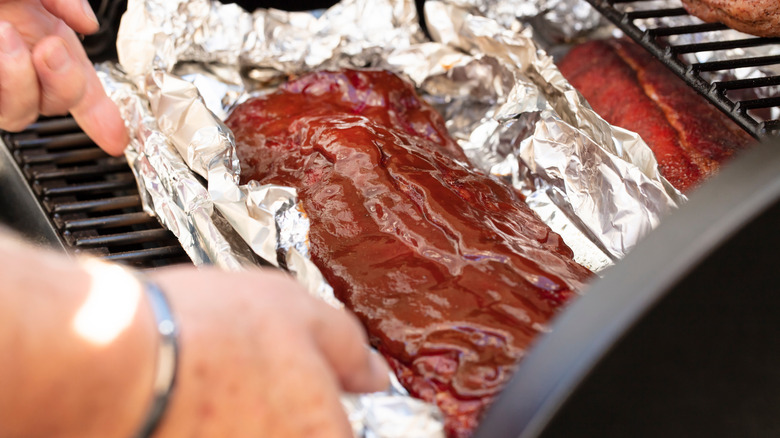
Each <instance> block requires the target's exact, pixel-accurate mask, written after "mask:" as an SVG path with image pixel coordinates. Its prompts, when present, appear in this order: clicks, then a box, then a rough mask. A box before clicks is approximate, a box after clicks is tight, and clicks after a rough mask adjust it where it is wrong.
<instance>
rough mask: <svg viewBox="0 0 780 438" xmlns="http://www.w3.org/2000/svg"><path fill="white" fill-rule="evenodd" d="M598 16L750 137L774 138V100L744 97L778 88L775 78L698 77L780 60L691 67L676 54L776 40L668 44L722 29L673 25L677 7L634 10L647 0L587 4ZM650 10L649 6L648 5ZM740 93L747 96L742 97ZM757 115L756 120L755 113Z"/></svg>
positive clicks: (779, 101)
mask: <svg viewBox="0 0 780 438" xmlns="http://www.w3.org/2000/svg"><path fill="white" fill-rule="evenodd" d="M588 2H589V3H590V4H591V5H593V7H595V8H596V9H597V10H598V11H599V12H601V13H602V15H604V16H605V17H606V18H608V19H609V20H610V21H612V22H613V23H614V24H615V25H616V26H617V27H619V28H620V29H621V30H623V32H624V33H625V34H626V35H628V36H629V37H631V38H632V39H633V40H634V41H636V42H637V43H639V44H640V45H642V46H643V47H644V48H645V49H647V50H648V51H649V52H650V53H652V54H653V55H655V56H656V57H657V58H658V59H660V60H661V61H662V62H663V63H664V64H666V65H667V66H668V67H669V68H670V69H671V70H672V71H673V72H674V73H676V74H677V75H678V76H680V77H681V78H682V79H683V80H684V81H685V82H687V83H688V84H689V85H690V86H692V87H693V88H694V89H695V90H696V91H698V92H699V93H700V94H702V95H703V96H705V97H706V98H707V99H709V100H710V101H711V102H712V103H713V104H714V105H715V106H717V107H718V108H719V109H720V110H722V111H723V112H724V113H726V114H727V115H728V116H729V117H731V118H732V119H733V120H734V121H735V122H737V123H738V124H739V125H740V126H742V127H743V128H744V129H745V130H747V131H748V132H749V133H750V134H752V135H753V136H754V137H756V138H758V139H761V138H764V137H774V136H777V135H778V134H780V120H777V117H774V118H773V117H772V116H769V117H767V116H766V114H767V113H769V114H771V113H772V111H774V112H775V113H777V112H778V111H780V97H772V98H750V97H744V96H746V95H748V96H749V95H750V94H749V92H750V90H751V89H752V90H753V91H756V90H757V89H759V88H762V87H769V86H777V85H780V76H767V77H761V78H756V79H734V80H722V81H719V80H709V79H707V76H706V75H702V73H707V72H714V71H719V72H724V71H725V72H726V73H728V72H729V71H731V70H734V69H738V68H743V67H755V66H766V65H774V64H780V56H763V57H746V58H739V59H732V60H727V61H714V62H702V63H694V62H689V61H686V59H685V58H683V57H681V56H680V55H684V54H695V53H700V52H708V51H716V50H726V49H740V48H750V47H757V46H763V45H768V44H777V43H780V38H757V37H749V38H743V39H737V40H722V38H721V40H722V41H716V42H702V43H694V44H677V45H675V44H672V43H670V42H669V38H668V37H670V36H680V35H686V34H699V33H704V32H719V31H723V30H727V29H728V27H726V26H725V25H723V24H720V23H701V24H690V25H675V22H677V21H679V20H676V19H677V18H679V17H681V16H687V15H688V13H687V12H686V11H685V9H683V8H681V7H680V8H664V9H639V10H636V9H635V8H636V6H641V5H642V4H643V3H645V4H650V3H651V2H653V0H588ZM651 6H652V5H651ZM647 19H653V24H652V26H647V27H646V28H644V29H642V28H640V25H639V23H637V21H638V20H647ZM746 91H747V92H748V93H746ZM758 111H761V112H762V114H761V116H758V115H757V114H756V113H757V112H758Z"/></svg>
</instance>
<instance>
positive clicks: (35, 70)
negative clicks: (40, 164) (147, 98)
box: [0, 0, 127, 155]
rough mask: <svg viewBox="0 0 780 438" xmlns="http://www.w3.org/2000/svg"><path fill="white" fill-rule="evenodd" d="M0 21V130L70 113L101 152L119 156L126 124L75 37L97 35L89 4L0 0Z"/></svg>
mask: <svg viewBox="0 0 780 438" xmlns="http://www.w3.org/2000/svg"><path fill="white" fill-rule="evenodd" d="M0 17H2V18H0V129H3V130H7V131H21V130H23V129H24V128H25V127H27V125H29V124H30V123H32V122H34V121H35V120H36V119H37V117H38V115H41V114H42V115H47V116H51V115H61V114H65V113H67V112H68V111H70V113H71V114H72V115H73V118H74V119H75V120H76V122H78V124H79V125H80V126H81V128H82V129H83V130H84V132H86V133H87V135H89V136H90V138H92V140H93V141H94V142H95V143H97V144H98V145H99V146H100V147H101V148H102V149H103V150H105V151H106V152H108V153H110V154H112V155H118V154H120V153H122V151H123V150H124V148H125V146H126V145H127V133H126V130H125V126H124V122H123V121H122V118H121V117H120V115H119V110H118V109H117V108H116V106H115V105H114V103H113V102H112V101H111V100H110V99H109V98H108V97H107V96H106V93H105V91H104V90H103V87H102V85H101V83H100V80H99V79H98V77H97V74H96V73H95V70H94V67H93V65H92V63H91V62H90V61H89V59H88V58H87V54H86V53H85V52H84V49H83V47H82V46H81V43H80V41H79V38H78V36H76V34H75V32H74V31H76V32H80V33H85V34H87V33H92V32H94V31H96V30H97V29H98V22H97V20H96V19H95V14H94V13H93V12H92V9H91V8H90V6H89V3H88V1H87V0H0Z"/></svg>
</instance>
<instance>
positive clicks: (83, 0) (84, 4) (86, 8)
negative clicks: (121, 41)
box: [81, 0, 100, 27]
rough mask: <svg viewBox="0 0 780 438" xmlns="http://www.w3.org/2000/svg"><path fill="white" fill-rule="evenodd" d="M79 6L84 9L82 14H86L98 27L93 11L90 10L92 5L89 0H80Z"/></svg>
mask: <svg viewBox="0 0 780 438" xmlns="http://www.w3.org/2000/svg"><path fill="white" fill-rule="evenodd" d="M81 7H82V8H83V9H84V15H86V16H87V18H89V19H90V20H91V21H92V22H93V23H95V24H96V25H97V26H98V27H100V23H98V19H97V16H95V11H93V10H92V6H90V4H89V0H81Z"/></svg>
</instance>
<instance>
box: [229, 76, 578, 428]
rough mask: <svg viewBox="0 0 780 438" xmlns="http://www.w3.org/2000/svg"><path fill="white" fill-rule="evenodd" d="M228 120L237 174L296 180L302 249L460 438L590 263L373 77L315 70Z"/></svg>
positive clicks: (386, 80)
mask: <svg viewBox="0 0 780 438" xmlns="http://www.w3.org/2000/svg"><path fill="white" fill-rule="evenodd" d="M227 125H228V126H229V127H230V128H231V129H232V130H233V133H234V134H235V137H236V144H237V152H238V156H239V159H240V161H241V169H242V176H241V178H242V180H243V182H247V181H249V180H256V181H259V182H260V183H275V184H283V185H287V186H292V187H295V188H297V190H298V196H299V199H300V201H301V202H302V204H303V207H304V209H305V210H306V212H307V214H308V216H309V219H310V221H311V229H310V236H309V238H310V243H311V256H312V259H313V261H314V262H315V263H316V265H317V266H318V267H319V268H320V269H321V270H322V272H323V274H324V276H325V278H326V279H327V281H328V282H329V283H330V284H331V285H332V286H333V288H334V290H335V292H336V296H337V297H338V298H339V299H340V300H341V301H342V302H344V303H345V305H346V306H347V308H349V309H350V310H352V311H353V312H354V313H355V314H356V315H357V316H358V317H359V318H360V320H361V321H362V323H363V324H364V325H365V327H366V329H367V331H368V333H369V337H370V339H371V342H372V344H373V345H374V346H375V347H376V348H377V349H378V350H379V351H380V352H381V353H382V354H383V355H384V356H385V357H386V358H387V359H388V360H389V362H390V364H391V366H392V367H393V369H394V371H395V372H396V374H397V375H398V377H399V378H400V381H401V382H402V383H403V384H404V386H405V387H406V388H408V389H409V391H410V393H412V394H413V395H415V396H417V397H420V398H422V399H425V400H428V401H431V402H435V403H436V404H437V405H438V406H439V407H440V408H441V410H442V412H443V413H444V415H445V428H446V431H447V434H448V435H449V436H450V437H466V436H469V435H470V433H471V431H473V429H474V428H475V426H476V424H477V421H478V418H479V416H480V414H481V413H482V411H483V410H484V408H485V407H486V406H487V404H489V403H490V401H491V400H492V399H493V398H494V397H495V396H496V395H497V393H498V392H499V391H500V390H501V388H502V386H503V385H504V384H505V383H506V382H507V380H508V379H509V377H510V375H511V373H512V371H513V370H514V368H515V364H516V362H517V361H518V360H519V359H520V358H522V357H523V355H524V353H525V351H526V349H527V348H528V346H529V344H530V342H531V341H532V340H533V339H534V337H535V336H536V335H537V334H538V333H539V332H543V331H545V330H546V327H547V325H546V324H547V322H548V321H549V320H550V318H551V317H552V316H553V315H554V314H555V313H556V311H557V310H558V309H559V308H560V307H561V305H562V304H564V303H565V302H566V301H567V300H568V299H569V298H571V297H572V296H573V295H575V294H576V293H577V291H579V290H581V289H582V287H583V285H584V283H585V282H586V281H587V280H588V279H589V278H590V276H591V273H590V272H589V271H588V270H587V269H585V268H583V267H582V266H580V265H578V264H577V263H575V262H574V261H573V260H572V253H571V250H570V249H569V248H568V247H567V246H566V245H565V244H564V243H563V242H562V240H561V239H560V237H559V236H558V235H557V234H555V233H553V232H552V231H551V230H550V229H549V228H548V227H547V226H546V225H545V224H544V223H543V222H541V220H540V219H539V218H538V217H537V216H536V215H535V214H534V213H533V212H532V211H531V210H530V209H529V208H528V207H527V206H526V204H525V203H523V202H522V200H521V199H520V197H519V195H518V194H517V192H516V191H515V190H514V189H512V188H511V187H509V186H506V185H504V184H503V183H501V182H499V181H497V180H495V179H493V178H491V177H490V176H487V175H485V174H483V173H482V172H480V171H477V170H475V169H473V168H472V167H471V166H470V164H469V163H468V160H467V158H466V157H465V156H464V154H463V152H462V151H461V150H460V149H459V147H458V146H457V145H456V143H455V142H454V141H453V140H452V139H451V137H450V136H449V134H448V133H447V130H446V128H445V126H444V122H443V120H442V118H441V116H440V115H439V114H438V113H436V111H435V110H433V108H431V107H430V106H429V105H428V104H426V103H425V102H424V101H422V100H421V99H420V98H419V97H418V96H417V95H416V93H415V90H414V88H413V87H412V86H411V85H409V84H407V83H406V82H404V81H403V80H401V79H400V78H398V77H397V76H395V75H393V74H391V73H388V72H383V71H352V70H347V71H340V72H319V73H312V74H308V75H306V76H302V77H300V78H298V79H295V80H293V81H290V82H288V83H286V84H285V85H283V86H281V87H280V88H279V89H278V90H277V91H275V92H273V93H271V94H268V95H266V96H264V97H259V98H256V99H254V100H250V101H247V102H246V103H244V104H242V105H241V106H239V107H238V108H236V109H235V111H234V112H233V113H232V114H231V116H230V117H229V118H228V120H227Z"/></svg>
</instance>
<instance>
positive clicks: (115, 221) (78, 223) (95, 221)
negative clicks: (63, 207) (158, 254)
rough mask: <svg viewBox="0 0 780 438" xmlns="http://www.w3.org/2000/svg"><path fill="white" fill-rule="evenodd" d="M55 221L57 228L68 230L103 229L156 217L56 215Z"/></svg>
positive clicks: (146, 221) (130, 214)
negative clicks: (73, 216) (70, 217)
mask: <svg viewBox="0 0 780 438" xmlns="http://www.w3.org/2000/svg"><path fill="white" fill-rule="evenodd" d="M54 223H55V224H56V225H57V228H59V229H62V230H68V231H75V230H83V229H87V228H91V229H96V230H102V229H107V228H119V227H127V226H131V225H141V224H148V223H155V219H154V218H153V217H151V216H149V215H148V214H146V213H125V214H118V215H114V216H103V217H97V218H89V219H72V220H63V219H62V218H60V217H55V218H54Z"/></svg>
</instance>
